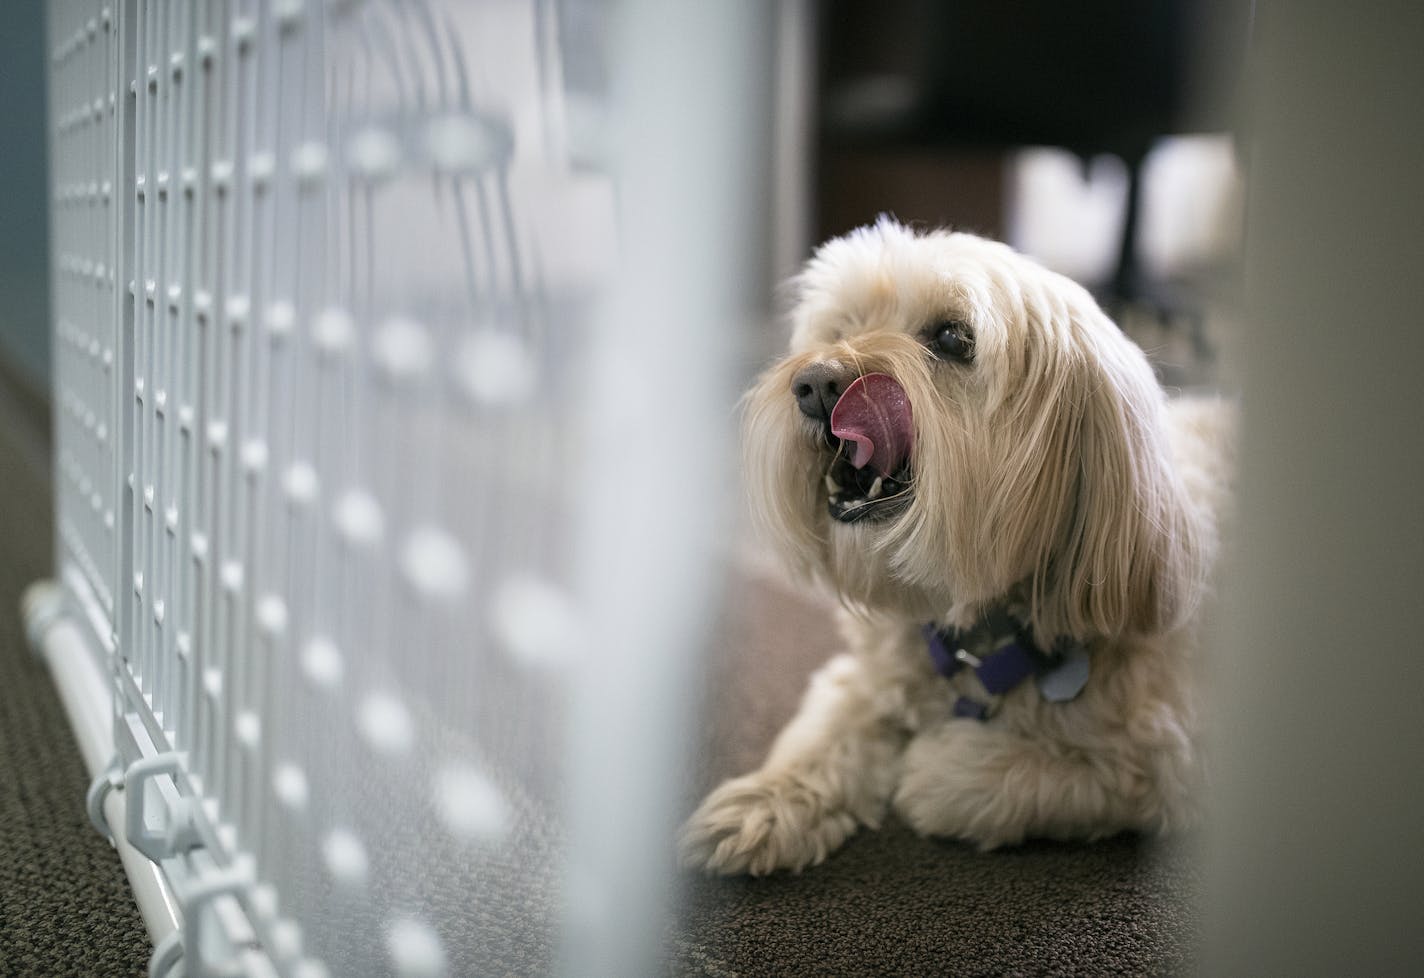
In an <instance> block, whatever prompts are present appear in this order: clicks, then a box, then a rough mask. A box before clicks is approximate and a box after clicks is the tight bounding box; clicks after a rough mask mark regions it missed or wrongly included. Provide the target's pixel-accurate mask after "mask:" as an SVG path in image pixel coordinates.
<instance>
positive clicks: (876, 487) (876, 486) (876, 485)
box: [865, 475, 885, 499]
mask: <svg viewBox="0 0 1424 978" xmlns="http://www.w3.org/2000/svg"><path fill="white" fill-rule="evenodd" d="M884 481H885V480H884V479H883V478H881V477H880V476H878V475H877V476H876V477H875V481H874V482H872V483H871V484H870V491H869V492H867V493H866V494H865V498H866V499H875V498H877V497H878V496H879V495H880V486H881V484H882V483H883V482H884Z"/></svg>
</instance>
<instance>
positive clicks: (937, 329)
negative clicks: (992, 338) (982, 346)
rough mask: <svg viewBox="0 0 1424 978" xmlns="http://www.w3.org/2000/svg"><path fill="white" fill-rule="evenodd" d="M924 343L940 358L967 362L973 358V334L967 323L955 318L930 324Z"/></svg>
mask: <svg viewBox="0 0 1424 978" xmlns="http://www.w3.org/2000/svg"><path fill="white" fill-rule="evenodd" d="M925 345H926V346H928V347H929V350H930V352H931V353H933V354H934V355H935V356H937V357H939V358H940V359H941V360H954V361H957V362H959V363H968V362H969V361H970V360H972V359H974V334H973V333H971V332H970V331H969V326H968V324H966V323H961V322H959V321H958V320H957V319H951V320H946V321H945V322H942V323H936V324H935V325H933V326H931V327H930V329H929V336H928V340H927V342H926V343H925Z"/></svg>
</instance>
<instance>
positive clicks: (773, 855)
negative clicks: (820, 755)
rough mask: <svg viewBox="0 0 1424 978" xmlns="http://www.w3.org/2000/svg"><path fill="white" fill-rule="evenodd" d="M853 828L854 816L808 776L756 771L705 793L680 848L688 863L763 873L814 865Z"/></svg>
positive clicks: (713, 869)
mask: <svg viewBox="0 0 1424 978" xmlns="http://www.w3.org/2000/svg"><path fill="white" fill-rule="evenodd" d="M855 828H856V819H855V817H854V816H853V815H851V814H850V812H848V811H846V810H845V809H844V808H843V807H841V806H837V805H833V804H830V803H828V801H827V799H826V795H825V794H824V793H823V792H820V791H817V790H816V788H815V787H814V786H813V785H812V784H811V783H809V782H808V781H807V779H805V778H801V777H797V776H795V775H790V774H785V773H777V774H763V773H760V772H758V773H755V774H748V775H745V776H743V777H740V778H733V779H732V780H731V781H727V782H725V783H724V784H722V786H721V787H719V788H717V790H715V791H713V792H712V793H711V794H710V795H708V796H707V798H706V800H705V801H703V802H702V804H701V805H700V806H699V807H698V809H697V811H695V812H693V813H692V817H690V818H689V819H688V820H687V823H686V824H685V825H684V826H683V827H682V833H681V836H680V838H679V846H678V848H679V854H680V857H681V862H682V864H683V865H684V866H687V867H692V868H697V869H705V870H707V871H709V872H713V873H725V874H732V873H751V874H752V875H753V876H764V875H766V874H767V873H770V872H772V871H774V870H778V869H790V870H793V871H799V870H802V869H805V868H806V867H807V866H814V865H816V864H817V863H819V862H821V861H822V860H823V859H825V858H826V856H827V855H829V854H830V853H831V851H832V850H834V849H835V848H836V847H837V846H839V845H840V844H841V843H842V842H844V841H845V840H846V839H847V838H849V837H850V835H851V833H853V832H854V831H855Z"/></svg>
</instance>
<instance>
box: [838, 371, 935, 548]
mask: <svg viewBox="0 0 1424 978" xmlns="http://www.w3.org/2000/svg"><path fill="white" fill-rule="evenodd" d="M830 429H831V436H832V439H833V440H838V441H834V444H835V445H836V448H837V451H836V456H835V458H834V459H833V460H832V461H831V466H830V468H829V469H828V470H827V472H826V499H827V506H828V507H829V509H830V513H831V517H832V518H833V519H836V520H839V521H840V522H842V523H858V522H861V521H862V520H883V519H888V518H890V517H891V516H894V515H896V514H898V513H899V512H900V511H901V510H903V509H904V508H905V506H906V505H908V503H909V501H910V448H911V445H912V443H913V441H914V425H913V422H912V419H911V414H910V399H909V397H908V396H906V394H905V389H904V388H903V387H901V386H900V383H899V381H897V380H895V378H894V377H891V376H890V375H889V374H866V375H865V376H863V377H859V378H857V379H856V380H855V382H854V383H852V384H851V385H850V386H849V387H847V388H846V389H845V393H843V394H842V395H841V396H840V399H839V400H838V401H837V402H836V406H835V408H834V409H833V410H832V411H831V418H830Z"/></svg>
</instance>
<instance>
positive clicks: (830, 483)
mask: <svg viewBox="0 0 1424 978" xmlns="http://www.w3.org/2000/svg"><path fill="white" fill-rule="evenodd" d="M826 491H827V492H829V493H832V494H834V493H838V492H840V491H841V487H840V484H839V483H837V482H836V480H835V479H832V478H831V474H830V473H829V472H827V473H826Z"/></svg>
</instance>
